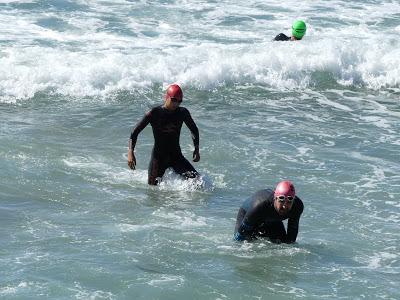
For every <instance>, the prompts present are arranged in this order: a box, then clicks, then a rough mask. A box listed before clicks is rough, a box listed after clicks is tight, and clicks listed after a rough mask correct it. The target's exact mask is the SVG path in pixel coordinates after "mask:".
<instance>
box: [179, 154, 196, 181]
mask: <svg viewBox="0 0 400 300" xmlns="http://www.w3.org/2000/svg"><path fill="white" fill-rule="evenodd" d="M172 168H173V169H174V171H175V172H176V173H178V174H180V175H181V176H183V177H185V178H186V179H188V178H195V177H197V176H198V175H199V173H198V172H197V171H196V169H195V168H193V166H192V165H191V163H190V162H189V161H188V160H187V159H186V158H184V157H183V156H181V157H179V158H178V159H176V160H175V162H174V163H173V164H172Z"/></svg>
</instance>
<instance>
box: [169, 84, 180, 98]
mask: <svg viewBox="0 0 400 300" xmlns="http://www.w3.org/2000/svg"><path fill="white" fill-rule="evenodd" d="M168 97H170V98H177V99H179V100H182V98H183V93H182V90H181V88H180V87H179V85H177V84H171V85H170V86H169V87H168V89H167V92H166V93H165V99H167V98H168Z"/></svg>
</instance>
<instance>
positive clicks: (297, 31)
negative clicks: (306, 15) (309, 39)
mask: <svg viewBox="0 0 400 300" xmlns="http://www.w3.org/2000/svg"><path fill="white" fill-rule="evenodd" d="M306 30H307V27H306V23H304V21H302V20H297V21H295V22H294V23H293V25H292V35H293V36H294V37H295V38H296V39H298V40H301V39H302V37H303V36H304V35H305V34H306Z"/></svg>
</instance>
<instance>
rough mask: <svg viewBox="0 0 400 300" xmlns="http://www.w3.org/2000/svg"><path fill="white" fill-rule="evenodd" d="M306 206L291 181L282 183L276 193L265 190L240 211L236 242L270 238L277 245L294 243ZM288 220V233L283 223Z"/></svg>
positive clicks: (259, 192) (246, 202) (246, 203)
mask: <svg viewBox="0 0 400 300" xmlns="http://www.w3.org/2000/svg"><path fill="white" fill-rule="evenodd" d="M303 209H304V205H303V202H302V201H301V200H300V198H299V197H297V196H296V194H295V189H294V186H293V184H292V183H291V182H290V181H281V182H279V183H278V184H277V186H276V188H275V190H274V191H273V190H271V189H264V190H260V191H258V192H256V193H255V194H254V195H253V196H252V197H250V198H249V199H247V200H246V201H245V202H244V203H243V204H242V206H241V207H240V209H239V212H238V215H237V219H236V226H235V233H234V239H235V240H237V241H243V240H247V241H250V240H253V239H256V238H257V237H266V238H269V239H270V240H271V241H272V242H274V243H281V242H282V243H294V242H295V241H296V238H297V234H298V231H299V221H300V216H301V214H302V213H303ZM286 219H288V224H287V231H286V230H285V226H284V224H283V222H282V221H283V220H286Z"/></svg>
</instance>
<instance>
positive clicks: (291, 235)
mask: <svg viewBox="0 0 400 300" xmlns="http://www.w3.org/2000/svg"><path fill="white" fill-rule="evenodd" d="M299 222H300V216H299V217H298V218H292V219H289V220H288V228H287V235H286V240H285V241H284V242H285V243H288V244H290V243H294V242H295V241H296V238H297V234H298V232H299Z"/></svg>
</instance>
